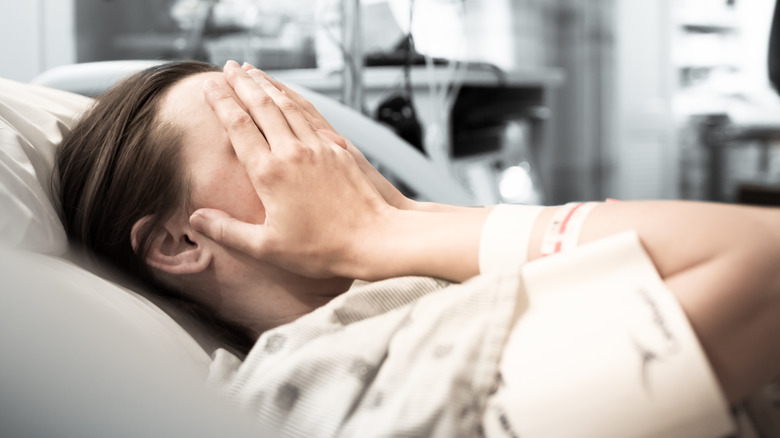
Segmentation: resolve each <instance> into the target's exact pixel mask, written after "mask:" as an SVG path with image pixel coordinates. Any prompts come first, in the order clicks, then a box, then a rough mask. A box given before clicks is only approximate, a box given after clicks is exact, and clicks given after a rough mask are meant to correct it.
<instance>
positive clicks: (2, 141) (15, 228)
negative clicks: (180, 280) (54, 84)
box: [0, 78, 215, 370]
mask: <svg viewBox="0 0 780 438" xmlns="http://www.w3.org/2000/svg"><path fill="white" fill-rule="evenodd" d="M91 103H92V99H90V98H87V97H84V96H80V95H77V94H73V93H68V92H65V91H60V90H55V89H53V88H47V87H43V86H38V85H30V84H23V83H19V82H15V81H11V80H8V79H2V78H0V249H3V250H4V251H6V250H7V249H8V248H10V250H11V251H15V252H16V253H17V254H18V256H17V257H16V259H17V260H18V263H19V264H20V266H19V267H20V268H21V267H28V268H29V267H30V266H34V267H35V269H37V270H38V272H40V275H41V276H43V277H46V278H48V279H50V280H51V281H52V282H53V283H54V284H59V285H61V287H60V290H59V292H60V293H62V294H65V295H66V296H68V297H69V298H70V300H71V301H73V302H74V303H76V302H79V303H92V304H93V306H92V307H91V309H92V311H93V312H94V313H106V314H111V315H115V316H117V317H116V318H114V319H113V321H115V324H116V325H117V327H122V328H124V329H127V330H133V331H135V332H137V333H138V334H139V335H141V336H143V337H145V338H147V339H149V340H150V341H152V340H154V342H156V343H159V344H162V345H177V346H178V347H180V348H181V349H182V350H183V351H185V352H186V354H185V355H184V356H186V357H189V358H190V359H191V363H190V364H191V365H193V366H195V367H197V368H199V369H201V370H205V369H206V367H207V366H208V363H209V361H210V359H209V357H208V354H207V353H206V352H205V351H204V349H203V348H201V347H200V345H199V344H198V342H196V341H195V339H198V341H200V343H202V344H204V345H207V346H209V347H213V346H214V344H215V342H214V341H213V340H212V339H211V337H210V336H209V334H208V333H207V329H206V328H204V327H201V326H200V325H199V324H198V323H197V322H194V321H192V318H191V317H190V316H189V315H187V314H185V313H184V312H177V311H176V309H167V310H169V311H170V312H171V313H170V314H171V315H173V317H174V318H176V321H179V322H182V323H183V324H185V326H186V327H187V328H188V329H189V330H190V333H188V332H187V331H185V330H184V329H183V328H182V327H181V326H180V325H179V324H178V323H177V322H176V321H174V319H172V318H171V316H169V314H166V313H165V312H163V311H162V310H160V308H159V307H158V306H157V305H155V304H154V303H152V302H150V301H149V300H148V299H146V298H144V297H143V296H141V295H139V294H137V293H136V292H133V291H130V290H129V289H127V288H125V287H122V286H120V285H118V284H117V282H116V281H115V282H110V281H106V280H105V279H101V278H99V276H103V277H105V276H106V275H105V274H103V273H101V272H96V271H95V273H93V272H90V271H88V270H86V269H84V268H83V267H80V266H78V265H77V264H75V263H73V261H67V260H63V259H69V258H71V255H70V254H69V252H68V239H67V236H66V234H65V230H64V228H63V226H62V223H61V222H60V220H59V216H58V215H57V210H56V208H55V205H56V204H55V202H54V198H53V196H54V195H53V194H52V190H51V178H52V172H53V169H54V156H55V151H56V148H57V146H58V145H59V143H60V141H61V140H62V136H63V135H64V134H65V133H67V132H68V130H69V129H70V127H71V126H72V125H73V124H74V123H75V121H76V120H77V119H78V117H79V116H80V115H81V114H82V113H83V112H84V111H85V110H86V109H87V108H88V107H89V106H90V105H91ZM3 247H4V248H5V249H4V248H3ZM29 252H34V253H40V254H45V256H38V257H32V256H33V255H32V254H25V253H29ZM20 270H21V269H20ZM96 274H97V275H96ZM17 277H18V276H17ZM110 277H111V278H109V279H108V280H117V279H116V278H114V276H110ZM4 280H5V281H4V283H8V281H10V279H8V278H5V279H4ZM16 280H17V281H22V280H23V278H22V279H20V278H16ZM33 280H34V279H33V278H30V281H33ZM119 283H121V282H119ZM6 286H8V284H6ZM3 293H4V294H6V295H7V296H5V298H9V297H10V296H13V294H14V291H13V290H11V289H10V288H8V289H5V290H3ZM161 304H162V303H161ZM193 335H194V336H193Z"/></svg>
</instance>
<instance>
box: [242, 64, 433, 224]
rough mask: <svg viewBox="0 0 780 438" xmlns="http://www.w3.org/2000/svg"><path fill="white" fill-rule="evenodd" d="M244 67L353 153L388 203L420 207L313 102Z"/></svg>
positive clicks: (316, 126)
mask: <svg viewBox="0 0 780 438" xmlns="http://www.w3.org/2000/svg"><path fill="white" fill-rule="evenodd" d="M243 69H244V71H247V72H252V74H254V75H260V76H262V77H264V78H265V79H267V80H268V81H269V82H270V83H272V84H273V85H274V86H275V87H276V88H277V89H278V90H279V91H281V92H282V93H283V94H285V95H287V97H289V99H290V100H291V101H292V102H294V103H295V104H297V105H298V107H299V110H300V111H301V112H302V113H303V115H304V117H305V118H306V121H308V122H309V123H310V124H311V126H312V127H313V128H314V129H316V130H317V131H319V132H320V133H321V134H323V135H325V136H327V137H328V138H330V139H331V140H332V141H333V142H334V143H336V144H338V145H339V146H341V147H343V148H344V149H346V150H347V151H348V152H349V153H350V154H351V155H352V158H353V159H354V160H355V163H357V165H358V167H359V168H360V170H361V171H362V172H363V174H365V175H366V176H367V177H368V179H369V180H370V181H371V183H372V184H374V187H376V189H377V190H378V191H379V193H380V194H381V195H382V197H383V198H384V199H385V201H387V203H388V204H390V205H392V206H393V207H395V208H398V209H402V210H414V209H417V208H418V203H417V202H415V201H413V200H411V199H409V198H407V197H406V196H404V195H403V193H401V192H400V191H399V190H398V189H397V188H396V187H395V186H394V185H392V184H391V183H390V181H388V180H387V179H386V178H385V177H384V176H383V175H382V174H381V173H379V171H377V170H376V169H375V168H374V166H372V165H371V163H369V161H368V160H367V159H366V157H365V156H364V155H363V154H362V153H361V152H360V150H358V148H356V147H355V145H354V144H352V142H351V141H349V140H348V139H346V138H345V137H344V136H342V135H341V134H339V133H338V132H337V131H336V129H335V128H334V127H333V126H332V125H331V124H330V123H329V122H328V121H327V119H325V117H323V115H322V114H320V112H319V111H318V110H317V108H316V107H315V106H314V105H313V104H312V103H311V102H309V101H308V100H306V99H305V98H304V97H303V96H301V95H300V94H298V93H297V92H295V90H293V89H291V88H290V87H288V86H286V85H285V84H283V83H282V82H279V81H277V80H275V79H274V78H273V77H271V76H270V75H269V74H267V73H265V72H264V71H262V70H259V69H257V68H255V67H254V66H252V65H250V64H248V63H244V65H243Z"/></svg>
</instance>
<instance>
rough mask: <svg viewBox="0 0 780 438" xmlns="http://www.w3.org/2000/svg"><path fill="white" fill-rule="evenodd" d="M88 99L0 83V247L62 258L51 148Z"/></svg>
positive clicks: (64, 247) (63, 247)
mask: <svg viewBox="0 0 780 438" xmlns="http://www.w3.org/2000/svg"><path fill="white" fill-rule="evenodd" d="M91 102H92V99H89V98H87V97H84V96H79V95H77V94H72V93H68V92H64V91H60V90H55V89H51V88H46V87H42V86H37V85H29V84H22V83H19V82H15V81H11V80H8V79H2V78H0V206H1V207H2V212H3V213H2V215H0V245H4V246H9V247H12V248H18V249H25V250H30V251H35V252H39V253H44V254H51V255H62V254H64V253H65V251H66V250H67V237H66V235H65V230H64V229H63V227H62V223H61V222H60V220H59V217H58V216H57V210H56V209H55V207H54V206H55V203H54V202H53V201H54V198H53V194H52V190H51V175H52V171H53V169H54V153H55V150H56V146H57V145H58V144H59V142H60V140H62V136H63V134H65V133H66V132H67V131H68V129H70V126H71V125H72V124H73V123H74V121H75V120H76V119H77V118H78V116H79V115H80V114H81V113H82V112H83V111H84V110H85V109H87V108H88V107H89V105H90V104H91Z"/></svg>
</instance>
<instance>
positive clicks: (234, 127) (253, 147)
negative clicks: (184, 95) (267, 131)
mask: <svg viewBox="0 0 780 438" xmlns="http://www.w3.org/2000/svg"><path fill="white" fill-rule="evenodd" d="M203 88H204V92H205V95H206V102H208V104H209V106H211V108H212V110H214V114H215V115H216V116H217V118H218V119H219V121H220V122H221V123H222V126H224V127H225V130H226V131H227V133H228V138H229V139H230V143H231V145H232V146H233V150H234V151H235V152H236V156H238V160H239V161H240V162H241V163H242V164H243V165H244V167H246V168H247V170H249V169H254V168H255V167H256V166H257V165H258V163H259V162H260V161H261V159H262V158H263V157H264V156H265V155H266V154H268V152H269V146H268V142H267V141H266V139H265V137H263V134H262V133H261V132H260V130H259V129H257V125H255V122H254V120H252V117H251V116H250V115H249V114H247V112H246V111H244V109H243V108H241V106H240V105H239V104H238V102H236V100H235V99H234V98H233V95H232V94H231V93H230V91H229V90H228V89H227V87H225V86H224V85H220V84H219V83H217V82H216V81H214V80H212V79H209V80H207V81H206V82H205V83H204V85H203ZM250 175H251V172H250Z"/></svg>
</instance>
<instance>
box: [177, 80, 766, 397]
mask: <svg viewBox="0 0 780 438" xmlns="http://www.w3.org/2000/svg"><path fill="white" fill-rule="evenodd" d="M225 74H226V78H227V80H228V82H229V83H230V84H231V86H232V87H233V88H234V89H235V91H236V93H237V94H238V96H239V97H240V98H241V99H242V100H243V102H244V104H245V105H246V107H247V108H248V109H249V111H250V113H251V117H250V116H249V115H247V113H246V112H244V110H243V109H242V108H241V107H240V106H239V105H238V103H237V102H235V101H234V100H233V98H232V97H231V95H230V93H228V92H227V90H220V89H219V87H214V88H208V89H207V90H206V94H207V99H208V101H209V102H210V104H211V105H212V107H213V108H214V110H215V112H216V114H217V115H218V117H219V118H220V120H222V121H223V123H224V125H225V126H226V129H227V131H228V133H229V136H230V138H231V141H232V143H233V146H234V148H235V149H236V153H237V155H238V157H239V159H240V160H241V161H242V163H244V165H245V167H246V169H247V172H248V173H249V175H250V177H251V178H252V181H253V183H254V184H255V188H256V190H257V193H258V196H259V197H260V199H261V200H262V201H263V203H264V204H265V206H266V214H267V219H266V222H265V223H264V224H261V225H250V224H245V223H240V222H238V221H236V220H235V219H232V218H229V217H226V216H225V215H224V214H223V213H219V212H213V211H212V212H208V211H198V212H196V213H195V214H194V215H193V219H192V222H193V226H194V227H195V228H196V229H197V230H199V231H201V232H203V233H204V234H206V235H207V236H210V237H211V238H213V239H214V240H216V241H218V242H220V243H222V244H225V245H227V246H230V247H232V248H235V249H238V250H241V251H243V252H245V253H247V254H249V255H251V256H253V257H255V258H258V259H260V260H265V261H269V262H271V263H275V264H278V265H279V266H282V267H284V268H285V269H289V270H293V271H297V272H299V273H303V274H307V275H311V276H331V275H341V276H349V277H354V278H365V279H381V278H389V277H395V276H400V275H429V276H436V277H441V278H446V279H450V280H465V279H467V278H470V277H472V276H474V275H476V274H478V273H479V260H478V257H479V255H478V254H479V245H480V236H481V232H482V227H483V224H484V223H485V220H486V218H487V216H488V214H489V213H490V209H479V208H477V209H463V208H455V209H446V208H445V209H444V211H436V212H430V211H414V210H403V209H400V208H397V207H394V206H392V205H389V204H388V203H387V200H386V199H385V198H384V197H383V196H381V195H380V194H379V191H378V190H377V189H376V188H375V187H374V186H373V185H372V184H371V181H369V180H368V178H366V176H365V175H364V174H363V172H362V171H360V169H359V168H358V165H357V163H356V161H355V160H354V158H353V157H352V155H350V154H347V153H345V149H344V148H343V146H337V145H336V143H334V142H333V141H332V140H330V139H328V138H327V136H322V135H316V134H317V129H316V128H313V127H312V125H311V123H309V122H307V121H302V119H303V118H304V117H303V115H302V113H301V110H300V107H299V106H298V105H297V104H295V102H293V101H291V100H290V98H289V96H286V93H281V92H280V90H279V89H278V88H276V87H275V86H274V85H273V84H272V83H270V82H268V81H267V80H265V79H264V78H263V77H262V75H258V74H257V73H254V74H253V75H247V74H246V72H244V71H243V70H240V69H235V68H226V71H225ZM257 126H260V128H262V130H263V132H262V134H261V133H260V131H259V130H258V128H257ZM348 158H349V159H348ZM555 210H556V207H548V208H545V209H544V210H543V211H542V213H541V214H540V215H539V217H538V218H537V219H536V221H535V225H534V226H533V228H532V230H531V232H530V235H529V247H528V253H529V258H530V259H534V258H538V257H539V256H540V247H541V243H542V237H543V235H544V233H545V230H546V229H547V227H548V225H549V224H550V222H551V220H552V218H553V215H554V212H555ZM626 229H633V230H635V231H636V232H637V233H638V234H639V237H640V239H641V241H642V242H643V244H644V246H645V248H646V249H647V251H648V253H649V255H650V257H651V258H652V260H653V262H654V263H655V265H656V267H657V269H658V271H659V273H660V274H661V276H662V278H663V279H664V280H665V281H666V284H667V285H668V286H669V287H670V289H671V290H672V291H673V292H674V294H675V295H676V296H677V298H678V300H679V301H680V303H681V304H682V306H683V308H684V310H685V311H686V313H687V315H688V317H689V319H690V321H691V324H692V325H693V327H694V329H695V331H696V333H697V335H698V336H699V339H700V340H701V342H702V345H703V346H704V349H705V351H706V352H707V354H708V357H709V358H710V360H711V362H712V364H713V366H714V368H715V372H716V374H717V376H718V378H719V380H720V382H721V384H722V385H723V388H724V390H725V391H726V393H727V395H728V398H729V400H731V401H736V400H738V399H740V398H741V397H743V396H744V395H746V394H747V393H748V392H749V391H751V390H753V389H755V388H756V385H757V384H759V383H762V382H766V381H768V380H769V379H770V378H772V377H773V376H774V375H776V374H777V373H778V372H780V349H778V348H777V345H776V343H777V340H778V339H780V210H777V209H765V208H752V207H739V206H728V205H716V204H704V203H691V202H637V203H634V202H623V203H614V204H602V205H599V206H597V207H596V208H595V209H594V210H593V211H592V212H591V213H590V215H589V216H588V217H587V219H586V220H585V222H584V223H583V226H582V230H581V234H580V240H579V242H580V243H587V242H588V241H592V240H596V239H599V238H602V237H605V236H608V235H611V234H615V233H617V232H620V231H623V230H626ZM562 275H563V274H562Z"/></svg>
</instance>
